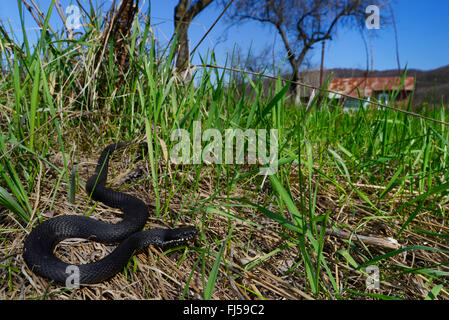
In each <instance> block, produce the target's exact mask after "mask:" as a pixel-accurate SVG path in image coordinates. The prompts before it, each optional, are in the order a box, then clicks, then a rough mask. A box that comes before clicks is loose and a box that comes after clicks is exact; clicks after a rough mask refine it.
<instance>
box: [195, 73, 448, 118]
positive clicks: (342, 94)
mask: <svg viewBox="0 0 449 320" xmlns="http://www.w3.org/2000/svg"><path fill="white" fill-rule="evenodd" d="M194 67H200V68H216V69H221V70H225V71H233V72H241V73H247V74H252V75H255V76H261V77H265V78H268V79H273V80H278V79H279V78H278V77H274V76H270V75H267V74H263V73H259V72H253V71H247V70H242V69H236V68H228V67H222V66H217V65H213V64H198V65H195V66H194ZM280 79H281V80H282V81H286V82H290V83H294V84H297V85H300V86H303V87H306V88H311V89H317V90H323V91H325V92H328V93H333V94H337V95H340V96H342V97H345V98H352V99H356V100H359V101H362V102H366V103H369V104H372V105H376V106H378V107H382V108H386V109H390V110H394V111H397V112H401V113H405V114H408V115H410V116H413V117H416V118H421V119H424V120H428V121H433V122H436V123H439V124H444V125H445V126H449V123H448V122H445V121H442V120H438V119H433V118H429V117H426V116H423V115H421V114H418V113H415V112H412V111H407V110H402V109H399V108H395V107H391V106H387V105H385V104H382V103H379V102H375V101H369V100H367V99H363V98H354V97H352V96H350V95H347V94H344V93H341V92H338V91H334V90H329V89H326V88H320V87H318V86H314V85H311V84H306V83H303V82H300V81H292V80H289V79H285V78H280Z"/></svg>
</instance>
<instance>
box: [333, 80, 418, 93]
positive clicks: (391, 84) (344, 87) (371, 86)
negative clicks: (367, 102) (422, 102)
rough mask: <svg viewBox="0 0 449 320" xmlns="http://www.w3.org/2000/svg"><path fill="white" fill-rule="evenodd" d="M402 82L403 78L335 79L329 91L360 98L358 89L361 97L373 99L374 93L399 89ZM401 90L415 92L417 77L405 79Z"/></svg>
mask: <svg viewBox="0 0 449 320" xmlns="http://www.w3.org/2000/svg"><path fill="white" fill-rule="evenodd" d="M401 80H402V78H401V77H367V78H334V79H332V82H331V84H330V87H329V90H331V91H337V92H341V93H343V94H346V95H349V96H352V97H358V95H359V94H358V92H357V88H358V90H359V91H360V94H361V96H364V97H371V96H372V95H373V93H374V92H379V91H380V92H381V91H392V90H395V89H398V88H399V86H400V84H401ZM401 90H405V91H413V90H415V77H405V80H404V85H403V86H402V87H401Z"/></svg>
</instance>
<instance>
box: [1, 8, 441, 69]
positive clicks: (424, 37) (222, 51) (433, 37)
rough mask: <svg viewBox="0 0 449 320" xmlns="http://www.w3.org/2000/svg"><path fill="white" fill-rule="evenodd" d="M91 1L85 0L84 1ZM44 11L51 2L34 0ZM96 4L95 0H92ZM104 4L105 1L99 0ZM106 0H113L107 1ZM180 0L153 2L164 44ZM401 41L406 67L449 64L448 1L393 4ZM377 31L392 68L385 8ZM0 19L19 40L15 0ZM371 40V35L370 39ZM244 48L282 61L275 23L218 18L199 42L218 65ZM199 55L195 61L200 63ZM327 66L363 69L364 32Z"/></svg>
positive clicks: (198, 23)
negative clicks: (267, 50)
mask: <svg viewBox="0 0 449 320" xmlns="http://www.w3.org/2000/svg"><path fill="white" fill-rule="evenodd" d="M80 1H81V2H82V3H83V2H84V3H87V1H86V0H80ZM35 2H36V3H37V4H38V5H39V6H40V7H41V9H42V10H43V11H44V12H46V10H47V9H48V7H49V4H50V3H51V1H50V0H35ZM60 2H61V4H62V6H63V7H64V9H65V8H67V7H68V6H69V5H70V4H72V3H74V1H72V0H60ZM94 2H95V1H94ZM98 2H99V3H101V2H102V1H98ZM104 2H105V3H106V5H107V4H109V3H111V1H110V0H104ZM177 2H178V1H177V0H153V1H152V2H151V5H152V10H151V18H152V25H153V29H154V31H155V33H156V36H157V38H158V39H159V41H160V42H161V43H162V44H163V43H166V42H167V41H168V39H169V38H170V36H171V34H172V32H173V9H174V7H175V6H176V4H177ZM141 4H143V7H142V9H143V10H144V12H146V10H147V8H148V4H149V0H141ZM393 9H394V12H395V18H396V23H397V30H398V39H399V54H400V62H401V65H402V67H403V66H404V65H405V64H407V65H408V67H409V68H416V69H422V70H430V69H435V68H438V67H442V66H445V65H448V64H449V0H428V1H422V0H396V2H395V3H393ZM219 13H220V12H219V9H218V8H217V7H216V6H214V5H211V6H209V7H208V8H207V9H206V10H204V11H203V12H202V13H201V14H200V16H198V17H197V18H196V19H195V20H194V22H193V23H192V25H191V27H190V30H189V37H190V40H191V47H192V48H193V47H194V46H196V44H197V43H198V41H199V40H200V38H201V37H202V36H203V35H204V33H205V32H206V31H207V29H208V28H209V27H210V25H212V23H213V22H214V21H215V19H216V17H218V15H219ZM380 13H381V21H380V29H379V30H370V31H369V34H370V35H371V42H372V47H373V61H374V68H375V69H377V70H385V69H394V68H396V67H397V63H396V47H395V39H394V32H393V28H392V27H388V28H387V27H385V26H383V25H382V9H381V12H380ZM0 19H1V20H2V22H3V23H5V24H7V23H8V22H9V23H10V25H11V28H12V29H13V30H14V32H15V34H16V35H17V37H18V38H19V39H20V38H21V36H20V34H21V28H20V20H19V15H18V7H17V2H16V1H5V0H2V1H0ZM50 24H51V25H52V26H53V27H54V28H58V27H59V26H60V18H59V16H58V14H57V12H56V10H54V11H53V14H52V20H51V23H50ZM25 25H26V28H27V35H28V36H29V37H30V38H31V39H35V38H36V35H37V33H38V31H37V30H36V29H35V28H36V24H35V23H34V20H33V18H32V17H31V16H30V15H29V14H28V12H26V15H25ZM367 39H369V38H367ZM236 44H237V45H238V46H240V47H241V48H242V49H243V52H245V50H248V49H249V48H250V47H251V48H252V49H253V51H254V54H257V53H258V52H260V50H262V49H263V48H264V47H267V46H269V47H270V48H273V46H274V52H275V54H276V62H277V63H279V62H280V61H281V60H282V55H283V54H285V53H284V51H283V46H282V43H281V42H280V39H279V36H277V35H276V32H275V31H274V29H272V28H271V27H267V26H264V25H262V24H260V23H257V22H248V23H244V24H240V25H238V26H230V25H228V24H227V23H225V21H220V22H219V23H218V24H217V25H216V26H215V28H214V29H213V31H212V32H211V33H210V34H209V36H208V38H207V39H206V40H205V41H204V42H203V43H202V44H201V46H200V47H199V49H198V51H197V52H198V54H200V55H203V56H204V55H206V53H207V51H208V50H211V49H214V50H215V53H216V56H217V58H218V63H220V64H224V63H225V60H226V56H227V54H230V53H232V50H233V48H234V46H235V45H236ZM320 54H321V45H318V46H317V48H316V49H315V50H314V52H312V53H311V55H310V56H309V58H310V60H311V63H312V66H315V67H318V65H319V61H320ZM199 61H200V60H199V58H198V56H197V57H195V59H194V63H199ZM324 64H325V67H326V68H336V67H340V68H363V69H364V68H365V67H366V51H365V47H364V44H363V41H362V39H361V37H360V34H359V33H358V32H357V31H352V30H348V29H340V30H339V32H338V34H337V36H336V37H335V38H334V40H333V41H329V42H327V44H326V55H325V63H324Z"/></svg>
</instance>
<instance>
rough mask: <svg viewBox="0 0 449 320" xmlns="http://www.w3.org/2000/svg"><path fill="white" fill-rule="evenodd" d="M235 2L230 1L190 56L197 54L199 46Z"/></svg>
mask: <svg viewBox="0 0 449 320" xmlns="http://www.w3.org/2000/svg"><path fill="white" fill-rule="evenodd" d="M233 2H234V0H231V1H229V3H228V5H227V6H226V8H224V10H223V11H222V12H221V14H220V15H219V16H218V18H217V19H216V20H215V22H214V23H213V24H212V25H211V26H210V28H209V30H207V32H206V33H205V34H204V36H203V37H202V38H201V40H200V41H199V42H198V44H197V45H196V46H195V48H193V50H192V52H191V53H190V56H192V55H193V53H194V52H195V50H196V49H197V48H198V47H199V45H200V44H201V42H203V40H204V39H206V37H207V35H208V34H209V32H211V30H212V29H213V28H214V27H215V25H216V24H217V22H218V21H220V19H221V17H222V16H223V15H224V14H225V12H226V11H227V10H228V8H229V7H230V6H231V4H232V3H233Z"/></svg>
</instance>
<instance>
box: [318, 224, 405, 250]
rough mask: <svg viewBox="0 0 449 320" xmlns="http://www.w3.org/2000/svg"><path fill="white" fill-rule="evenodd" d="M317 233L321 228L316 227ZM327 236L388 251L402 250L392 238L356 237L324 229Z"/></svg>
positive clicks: (352, 234)
mask: <svg viewBox="0 0 449 320" xmlns="http://www.w3.org/2000/svg"><path fill="white" fill-rule="evenodd" d="M317 229H318V231H320V230H321V226H317ZM325 232H326V234H327V235H330V236H334V237H337V238H343V239H348V240H349V239H351V240H355V241H360V242H363V243H366V244H370V245H374V246H379V247H384V248H388V249H393V250H398V249H401V248H402V245H401V244H400V243H399V242H398V241H397V240H396V239H393V238H381V237H369V236H362V235H358V234H356V233H351V232H347V231H336V230H332V229H329V228H326V230H325Z"/></svg>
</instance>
